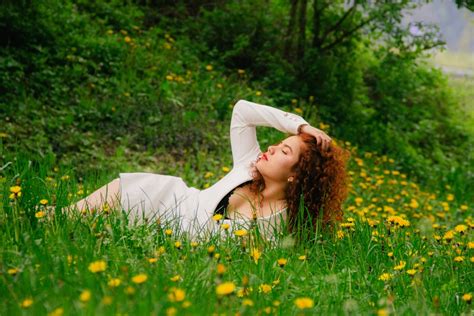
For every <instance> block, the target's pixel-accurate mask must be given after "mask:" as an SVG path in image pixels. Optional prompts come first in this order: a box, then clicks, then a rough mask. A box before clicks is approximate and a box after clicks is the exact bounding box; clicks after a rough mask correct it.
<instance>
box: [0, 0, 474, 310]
mask: <svg viewBox="0 0 474 316" xmlns="http://www.w3.org/2000/svg"><path fill="white" fill-rule="evenodd" d="M139 2H140V1H136V3H135V2H133V1H132V2H130V3H128V4H127V5H125V4H123V3H122V2H119V1H107V2H106V1H94V2H90V1H76V2H72V1H49V0H47V1H46V0H45V1H33V2H32V5H31V6H30V5H29V4H26V2H24V3H23V2H18V4H15V3H13V2H12V4H11V5H9V6H0V17H2V18H8V19H10V20H8V21H9V22H8V23H6V24H5V25H7V26H9V25H12V28H11V30H13V31H15V32H12V33H11V34H16V35H18V36H11V38H10V40H11V43H10V45H7V46H0V88H1V89H2V90H1V91H0V119H1V122H2V123H1V125H0V279H1V281H0V297H1V302H0V315H267V314H269V315H314V314H321V315H326V314H329V315H359V314H363V315H380V316H382V315H433V314H435V315H472V314H473V311H474V309H473V305H472V295H473V294H474V281H473V280H474V275H473V274H474V273H473V271H474V269H473V266H474V233H473V231H474V219H473V214H474V213H473V208H474V202H473V201H474V200H473V199H474V193H473V191H472V190H471V189H470V188H471V187H472V184H473V183H474V177H473V173H472V170H473V159H472V158H473V155H472V154H473V151H472V148H473V147H472V144H474V143H473V141H474V136H473V135H474V129H473V126H474V104H473V103H472V100H474V96H473V94H472V91H474V89H473V87H472V83H473V81H472V77H462V78H457V77H450V78H449V80H448V79H447V78H445V77H444V74H443V73H442V72H441V71H433V70H431V69H429V68H428V67H425V66H424V62H420V63H419V60H418V59H413V60H412V59H410V58H411V57H410V54H408V55H406V56H402V55H398V54H394V53H393V51H392V50H391V49H389V46H387V47H386V48H387V49H386V50H385V48H383V47H382V48H380V49H379V50H378V51H376V50H374V47H371V46H370V45H368V46H365V45H366V43H365V41H366V40H368V39H367V38H365V39H363V41H361V42H360V43H359V44H360V45H359V44H357V43H358V42H357V41H358V39H356V40H353V41H352V40H351V41H348V42H347V43H346V44H344V45H342V48H341V49H340V50H339V49H337V50H335V51H334V54H335V55H332V54H328V55H326V56H325V57H324V58H322V59H317V58H316V57H315V56H313V58H316V59H314V60H316V61H318V62H317V63H314V67H315V68H314V69H313V73H314V74H318V76H319V75H321V78H322V79H321V81H319V79H318V78H313V81H311V80H306V79H305V80H300V81H298V80H299V79H301V78H299V79H298V78H297V76H295V75H294V72H293V70H294V69H293V68H292V67H293V66H294V65H293V66H291V65H288V64H287V63H286V62H284V61H283V60H281V62H282V63H281V64H280V63H279V62H280V60H279V57H275V56H277V55H275V51H273V50H272V47H267V46H265V43H273V42H274V41H275V40H276V38H275V37H274V36H276V35H277V33H278V32H275V31H276V30H280V31H281V29H283V28H282V27H281V25H282V24H280V22H281V21H284V19H283V18H281V17H282V16H285V14H287V9H288V8H285V5H283V4H281V6H280V5H277V6H273V7H272V12H268V13H269V14H268V16H267V15H259V14H257V13H259V12H260V11H259V10H256V9H255V4H256V3H257V1H251V2H250V1H248V2H246V3H247V4H244V5H242V6H240V5H237V3H240V2H229V3H230V4H231V8H230V9H228V10H224V9H222V10H220V9H216V10H214V11H212V12H209V13H208V14H206V15H204V17H203V19H204V20H199V19H198V18H195V17H194V16H192V14H190V15H189V16H187V15H186V14H184V13H183V11H179V10H175V9H178V7H179V6H178V7H174V4H169V5H163V8H164V9H163V10H161V7H159V5H156V7H153V5H154V2H153V1H151V2H148V1H146V5H145V4H143V3H142V4H138V3H139ZM276 2H278V1H276ZM276 2H275V1H274V2H272V3H276ZM144 3H145V2H144ZM278 3H279V2H278ZM259 4H260V5H265V6H266V5H267V2H266V1H261V2H259ZM148 5H149V6H148ZM179 9H180V10H183V8H182V6H181V7H179ZM15 10H16V11H15ZM160 10H161V11H160ZM11 12H17V13H18V14H11ZM166 12H168V14H169V16H164V15H165V13H166ZM328 12H329V13H330V14H329V13H328V16H327V17H328V18H329V19H334V18H336V17H337V14H341V13H342V11H338V9H337V8H335V9H334V11H331V10H329V11H328ZM331 12H333V13H334V14H333V13H331ZM161 14H163V16H161ZM174 14H176V15H174ZM252 14H256V15H252ZM201 18H202V17H201ZM237 18H238V20H239V21H241V23H237V24H235V23H230V22H232V21H234V20H236V19H237ZM170 22H172V23H170ZM259 25H263V26H264V27H263V28H260V27H259ZM254 26H255V29H258V30H260V31H259V32H254V31H253V29H252V28H253V27H254ZM192 30H194V31H195V33H196V34H197V35H196V34H195V35H196V36H195V37H194V38H193V37H192V36H190V35H189V34H188V33H192V32H191V31H192ZM220 30H225V31H228V32H229V37H226V36H222V35H221V31H220ZM249 34H251V35H249ZM229 39H230V40H229ZM228 40H229V43H231V45H230V44H229V43H228V42H227V41H228ZM279 40H281V39H279ZM15 41H16V42H15ZM369 42H370V41H369ZM31 43H32V44H31ZM234 43H237V44H236V45H234ZM278 43H279V45H280V46H282V44H283V42H278ZM362 43H364V44H363V45H362ZM30 44H31V45H30ZM214 44H216V46H217V48H216V47H213V46H212V45H214ZM217 44H218V45H217ZM15 45H16V46H15ZM227 45H230V46H227ZM394 51H396V50H394ZM198 52H200V53H198ZM203 52H204V53H203ZM331 56H334V58H333V57H331ZM257 57H258V58H257ZM464 57H465V56H463V58H464ZM325 58H327V59H325ZM354 58H357V59H354ZM444 60H452V58H450V57H447V58H445V59H444ZM456 60H457V61H459V58H458V59H456ZM463 60H465V59H463ZM437 61H439V59H438V60H437ZM239 62H241V63H242V64H238V63H239ZM245 64H246V67H244V66H241V65H245ZM457 65H458V64H456V65H452V66H457ZM318 67H319V68H318ZM262 69H263V70H265V71H266V73H265V75H263V76H261V77H260V78H258V76H259V74H260V72H261V71H262ZM318 76H316V77H318ZM308 83H309V85H307V86H306V84H308ZM312 85H314V86H312ZM303 86H305V87H306V88H305V89H300V87H303ZM313 88H314V89H313ZM238 99H246V100H249V101H254V102H258V103H261V104H268V105H271V106H275V107H278V108H280V109H282V110H285V111H288V112H293V113H295V114H298V115H301V116H302V117H304V118H305V119H306V120H307V121H308V122H311V123H312V124H313V125H314V126H315V127H318V128H320V129H321V130H324V131H325V132H327V133H328V135H330V136H331V137H332V139H333V140H334V141H336V143H337V144H338V145H339V146H342V147H344V148H346V149H347V150H349V151H350V152H351V155H352V156H351V159H350V160H349V166H348V170H349V175H350V180H351V184H350V194H349V197H348V199H347V200H346V202H345V204H344V217H343V221H342V222H341V223H338V225H337V228H336V230H334V231H327V230H324V229H322V227H318V229H317V230H316V232H315V233H314V236H313V238H312V239H311V240H307V241H303V242H300V241H299V240H298V239H297V238H296V236H294V235H291V234H287V233H285V234H283V235H282V236H280V238H279V239H278V240H277V241H276V242H275V243H268V242H266V241H265V240H262V239H261V238H259V236H258V232H256V231H253V230H240V231H239V232H238V233H237V234H235V233H230V231H228V230H227V229H228V228H227V227H226V226H225V225H223V226H220V227H221V229H222V232H223V235H224V237H225V238H217V236H216V237H215V238H211V239H209V240H200V241H193V240H189V239H188V238H186V236H185V235H184V234H183V232H181V231H179V230H177V229H176V228H175V227H174V226H173V225H168V224H166V223H159V222H154V223H152V224H151V225H149V226H143V225H142V226H129V225H128V221H127V218H126V216H125V213H124V212H122V211H123V210H120V209H117V210H114V209H111V208H110V207H108V206H107V205H104V206H103V207H102V208H101V209H98V210H94V211H92V212H75V213H67V214H66V213H65V212H64V211H62V208H63V207H64V206H67V205H69V204H71V203H73V202H75V201H77V200H79V199H81V198H83V197H84V196H86V195H87V194H89V193H91V192H93V191H94V190H96V189H97V188H99V187H100V186H102V185H104V184H105V183H107V182H109V181H111V180H112V179H114V178H116V177H118V172H155V173H161V174H169V175H174V176H179V177H182V178H183V179H184V180H185V182H186V183H187V184H188V185H190V186H194V187H196V188H200V189H203V188H207V187H209V186H210V185H212V184H213V183H215V182H216V181H218V180H219V179H220V178H221V177H223V176H224V175H225V174H226V173H227V172H229V171H230V169H231V168H232V165H231V163H232V160H231V158H232V156H231V151H230V150H231V149H230V140H229V123H230V116H231V112H232V106H233V104H234V103H235V102H236V101H237V100H238ZM257 134H258V139H259V143H260V145H261V148H266V146H268V145H270V144H274V143H275V141H276V140H278V139H280V138H281V134H279V133H278V132H277V131H276V130H272V129H270V128H267V129H260V128H259V129H258V130H257ZM343 136H345V137H343ZM302 211H303V210H302ZM213 220H215V221H216V222H218V221H219V220H220V219H219V218H218V217H216V218H214V219H213ZM218 224H219V222H218Z"/></svg>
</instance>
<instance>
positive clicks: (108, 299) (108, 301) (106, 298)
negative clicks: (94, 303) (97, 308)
mask: <svg viewBox="0 0 474 316" xmlns="http://www.w3.org/2000/svg"><path fill="white" fill-rule="evenodd" d="M101 302H102V304H104V305H110V304H112V302H113V299H112V297H111V296H109V295H106V296H104V297H103V298H102V300H101Z"/></svg>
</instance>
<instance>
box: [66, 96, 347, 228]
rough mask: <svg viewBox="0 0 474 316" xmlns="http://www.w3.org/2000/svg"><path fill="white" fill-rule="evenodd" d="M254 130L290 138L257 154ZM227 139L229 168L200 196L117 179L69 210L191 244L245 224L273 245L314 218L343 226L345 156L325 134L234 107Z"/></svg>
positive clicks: (265, 110) (147, 181) (147, 178)
mask: <svg viewBox="0 0 474 316" xmlns="http://www.w3.org/2000/svg"><path fill="white" fill-rule="evenodd" d="M256 126H270V127H274V128H276V129H278V130H279V131H281V132H285V133H290V134H293V136H290V137H287V138H285V139H283V140H282V141H281V142H280V143H278V144H275V145H273V146H270V147H269V148H268V150H267V151H266V152H264V153H262V151H261V150H260V147H259V143H258V141H257V137H256ZM230 138H231V147H232V157H233V168H232V170H231V171H230V172H229V173H228V174H227V175H226V176H224V177H223V178H222V179H220V180H219V181H218V182H217V183H215V184H214V185H213V186H211V187H209V188H207V189H205V190H198V189H197V188H194V187H188V186H187V185H186V184H185V183H184V181H183V180H182V179H181V178H179V177H174V176H169V175H160V174H153V173H120V177H119V178H117V179H115V180H113V181H112V182H110V183H109V184H107V185H105V186H103V187H102V188H100V189H98V190H97V191H95V192H94V193H92V194H91V195H89V196H88V197H86V198H84V199H83V200H81V201H79V202H77V204H76V205H74V207H76V208H77V209H79V210H84V209H86V208H89V209H97V208H101V207H103V205H104V203H107V204H108V205H109V206H110V207H111V208H113V209H117V208H121V209H123V210H125V211H127V212H128V216H129V219H130V221H131V222H135V223H137V222H138V223H140V222H143V221H144V220H147V221H150V220H158V219H159V220H160V222H163V221H167V220H169V221H173V222H174V223H175V224H176V223H177V224H178V225H179V229H180V230H181V231H183V232H187V233H189V234H190V235H191V236H192V237H196V236H204V235H207V234H208V233H213V232H215V231H216V230H220V229H222V228H223V229H226V231H227V229H229V227H230V229H231V230H232V229H236V228H237V227H240V226H239V225H245V224H248V223H253V224H255V223H257V224H258V225H259V228H261V230H262V231H264V232H263V233H264V234H268V235H269V236H270V237H271V236H274V235H275V233H278V232H279V231H281V227H282V226H284V225H285V224H287V225H288V228H289V230H290V231H292V232H294V231H295V230H296V229H298V227H299V226H298V223H297V222H298V218H300V219H302V220H303V221H304V222H305V223H306V224H308V223H309V224H310V225H311V226H312V227H314V226H315V225H316V223H317V218H318V216H320V215H322V219H323V222H324V223H327V224H329V223H331V222H334V221H337V220H341V217H342V210H341V206H342V203H343V202H344V200H345V198H346V196H347V193H348V190H347V185H346V172H345V167H346V162H347V159H348V158H349V156H350V153H349V152H348V151H346V150H344V149H342V148H339V147H337V146H335V145H334V144H333V143H331V138H330V137H329V136H328V135H326V134H325V133H324V132H323V131H321V130H319V129H317V128H314V127H312V126H311V125H310V124H309V123H308V122H306V121H305V120H304V119H303V118H301V117H300V116H298V115H295V114H292V113H287V112H284V111H282V110H279V109H276V108H273V107H270V106H267V105H262V104H258V103H254V102H250V101H246V100H239V101H238V102H237V103H236V104H235V106H234V109H233V113H232V119H231V126H230ZM301 198H303V199H301ZM301 203H303V204H302V205H304V207H303V208H301V206H300V204H301ZM216 214H221V215H218V216H215V215H216ZM222 224H229V225H222Z"/></svg>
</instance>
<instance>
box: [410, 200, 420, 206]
mask: <svg viewBox="0 0 474 316" xmlns="http://www.w3.org/2000/svg"><path fill="white" fill-rule="evenodd" d="M418 206H419V204H418V202H417V200H415V199H411V201H410V207H411V208H418Z"/></svg>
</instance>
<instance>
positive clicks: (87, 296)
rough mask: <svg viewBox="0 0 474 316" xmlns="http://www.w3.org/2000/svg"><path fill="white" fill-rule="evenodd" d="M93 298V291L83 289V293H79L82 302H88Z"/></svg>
mask: <svg viewBox="0 0 474 316" xmlns="http://www.w3.org/2000/svg"><path fill="white" fill-rule="evenodd" d="M90 299H91V291H89V290H84V291H82V293H81V295H79V300H80V301H81V302H84V303H85V302H88V301H89V300H90Z"/></svg>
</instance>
